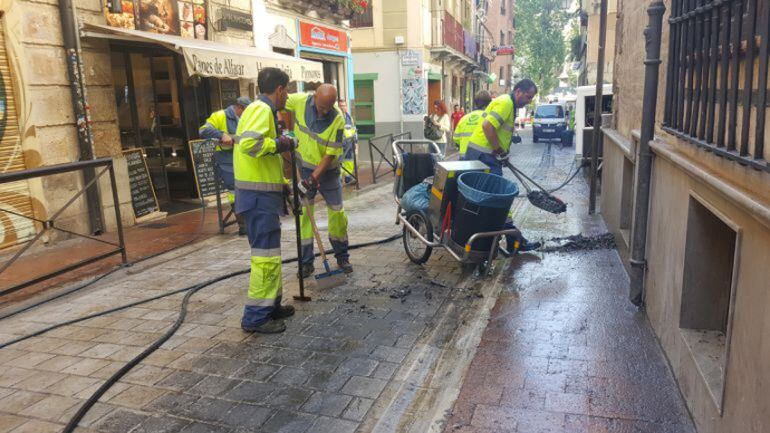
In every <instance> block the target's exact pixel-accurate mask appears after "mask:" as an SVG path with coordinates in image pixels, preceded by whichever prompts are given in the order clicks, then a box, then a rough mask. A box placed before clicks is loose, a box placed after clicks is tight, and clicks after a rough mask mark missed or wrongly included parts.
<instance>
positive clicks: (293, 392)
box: [266, 386, 313, 410]
mask: <svg viewBox="0 0 770 433" xmlns="http://www.w3.org/2000/svg"><path fill="white" fill-rule="evenodd" d="M312 394H313V391H312V390H310V389H306V388H294V387H290V386H280V387H278V389H276V390H275V391H274V392H273V393H272V394H270V397H269V398H268V400H267V401H266V403H267V404H268V405H270V406H273V407H277V408H282V409H290V410H296V409H299V407H300V406H302V404H303V403H305V402H306V401H307V399H308V398H310V396H311V395H312Z"/></svg>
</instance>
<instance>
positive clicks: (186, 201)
mask: <svg viewBox="0 0 770 433" xmlns="http://www.w3.org/2000/svg"><path fill="white" fill-rule="evenodd" d="M111 54H112V70H113V73H112V76H113V82H114V86H115V98H116V104H117V111H118V121H119V126H120V136H121V144H122V147H123V149H124V150H128V149H136V148H140V149H142V152H143V154H144V156H145V158H146V160H147V166H148V168H149V170H150V176H151V178H152V182H153V186H154V188H155V191H156V195H157V197H158V200H159V202H160V205H161V210H163V211H167V212H170V213H175V212H179V211H184V210H187V209H190V208H192V207H194V206H195V204H194V199H195V197H196V193H195V184H194V176H193V169H192V165H191V161H190V160H189V155H190V152H189V149H188V147H187V146H188V141H189V139H190V134H189V131H188V128H187V127H186V126H185V125H186V122H185V111H184V110H183V102H184V94H185V93H186V92H185V91H184V86H183V85H182V82H181V80H182V76H181V75H182V74H181V68H180V64H179V59H178V58H177V55H176V54H174V53H171V52H169V51H166V50H161V49H150V48H137V47H135V46H134V47H127V46H123V45H118V44H114V45H112V46H111ZM199 93H203V94H205V93H206V92H199ZM190 102H194V101H190Z"/></svg>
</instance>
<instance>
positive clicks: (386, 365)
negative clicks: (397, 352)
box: [371, 361, 400, 380]
mask: <svg viewBox="0 0 770 433" xmlns="http://www.w3.org/2000/svg"><path fill="white" fill-rule="evenodd" d="M399 366H400V364H396V363H394V362H385V361H381V362H380V363H379V364H378V365H377V368H376V369H375V370H374V372H373V373H372V374H371V377H374V378H377V379H384V380H390V379H391V378H392V377H393V374H395V372H396V370H398V367H399Z"/></svg>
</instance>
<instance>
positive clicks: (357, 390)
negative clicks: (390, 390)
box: [342, 376, 388, 398]
mask: <svg viewBox="0 0 770 433" xmlns="http://www.w3.org/2000/svg"><path fill="white" fill-rule="evenodd" d="M387 384H388V382H387V381H384V380H382V379H372V378H369V377H361V376H353V377H351V378H350V380H348V382H347V383H346V384H345V386H344V387H342V392H343V393H344V394H348V395H353V396H356V397H366V398H377V396H379V395H380V392H382V390H383V388H385V385H387Z"/></svg>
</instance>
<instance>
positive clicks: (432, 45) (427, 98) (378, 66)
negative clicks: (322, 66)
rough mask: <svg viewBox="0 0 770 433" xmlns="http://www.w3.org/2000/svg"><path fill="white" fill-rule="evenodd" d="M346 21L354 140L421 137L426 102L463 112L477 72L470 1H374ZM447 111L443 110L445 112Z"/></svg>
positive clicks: (476, 54)
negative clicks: (353, 68) (352, 67)
mask: <svg viewBox="0 0 770 433" xmlns="http://www.w3.org/2000/svg"><path fill="white" fill-rule="evenodd" d="M370 8H371V9H370V11H368V12H367V14H366V15H364V16H361V17H360V18H358V19H354V20H353V21H352V22H351V27H352V30H351V36H352V39H353V59H354V64H355V65H356V72H355V76H354V80H355V83H354V86H355V94H356V101H355V104H354V113H355V117H356V124H357V126H358V131H359V134H360V136H362V137H364V138H365V137H371V136H375V135H377V136H379V135H385V134H390V133H395V134H398V133H401V132H412V135H413V136H414V137H422V131H423V117H424V116H426V115H427V114H430V112H431V111H432V105H433V101H436V100H439V99H440V100H444V101H445V102H446V104H447V106H449V107H451V104H452V103H454V102H457V103H462V104H465V105H467V104H468V102H469V95H470V94H471V91H472V88H473V84H472V82H473V81H474V80H476V81H478V77H477V76H475V75H474V74H473V73H472V71H474V70H476V69H478V67H479V65H478V63H477V60H476V59H477V58H478V42H477V41H476V38H475V35H474V33H473V31H472V30H473V23H474V18H473V17H474V5H473V3H472V2H471V1H470V0H453V1H449V2H443V1H439V0H420V1H409V0H395V1H389V2H380V1H375V2H373V3H372V4H371V5H370ZM450 109H451V108H450Z"/></svg>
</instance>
